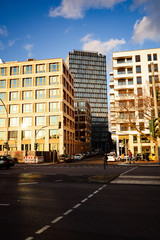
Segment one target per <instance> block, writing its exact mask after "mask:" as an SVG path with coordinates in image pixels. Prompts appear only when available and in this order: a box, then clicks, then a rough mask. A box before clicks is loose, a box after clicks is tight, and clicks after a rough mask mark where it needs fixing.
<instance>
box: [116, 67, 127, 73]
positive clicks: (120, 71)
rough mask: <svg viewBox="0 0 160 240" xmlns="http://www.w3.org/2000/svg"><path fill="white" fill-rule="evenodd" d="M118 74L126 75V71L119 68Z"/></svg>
mask: <svg viewBox="0 0 160 240" xmlns="http://www.w3.org/2000/svg"><path fill="white" fill-rule="evenodd" d="M117 73H118V74H125V73H126V71H125V68H120V69H118V72H117Z"/></svg>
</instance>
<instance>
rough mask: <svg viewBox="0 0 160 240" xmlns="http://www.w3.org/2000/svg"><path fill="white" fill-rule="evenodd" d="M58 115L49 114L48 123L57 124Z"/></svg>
mask: <svg viewBox="0 0 160 240" xmlns="http://www.w3.org/2000/svg"><path fill="white" fill-rule="evenodd" d="M58 123H59V116H49V125H58Z"/></svg>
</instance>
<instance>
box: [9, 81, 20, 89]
mask: <svg viewBox="0 0 160 240" xmlns="http://www.w3.org/2000/svg"><path fill="white" fill-rule="evenodd" d="M10 87H11V88H17V87H19V79H11V81H10Z"/></svg>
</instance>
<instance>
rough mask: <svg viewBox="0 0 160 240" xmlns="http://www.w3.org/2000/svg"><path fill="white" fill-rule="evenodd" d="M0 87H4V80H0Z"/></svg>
mask: <svg viewBox="0 0 160 240" xmlns="http://www.w3.org/2000/svg"><path fill="white" fill-rule="evenodd" d="M0 88H6V80H0Z"/></svg>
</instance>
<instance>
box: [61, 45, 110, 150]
mask: <svg viewBox="0 0 160 240" xmlns="http://www.w3.org/2000/svg"><path fill="white" fill-rule="evenodd" d="M66 64H67V65H68V67H69V70H70V71H71V73H72V75H73V77H74V92H75V99H86V100H87V101H88V102H89V104H90V106H91V120H92V149H93V150H99V151H106V150H107V148H108V143H109V141H108V105H107V82H106V57H105V56H103V55H102V54H98V53H97V52H86V51H75V50H73V51H72V52H69V54H68V56H67V58H66Z"/></svg>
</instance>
